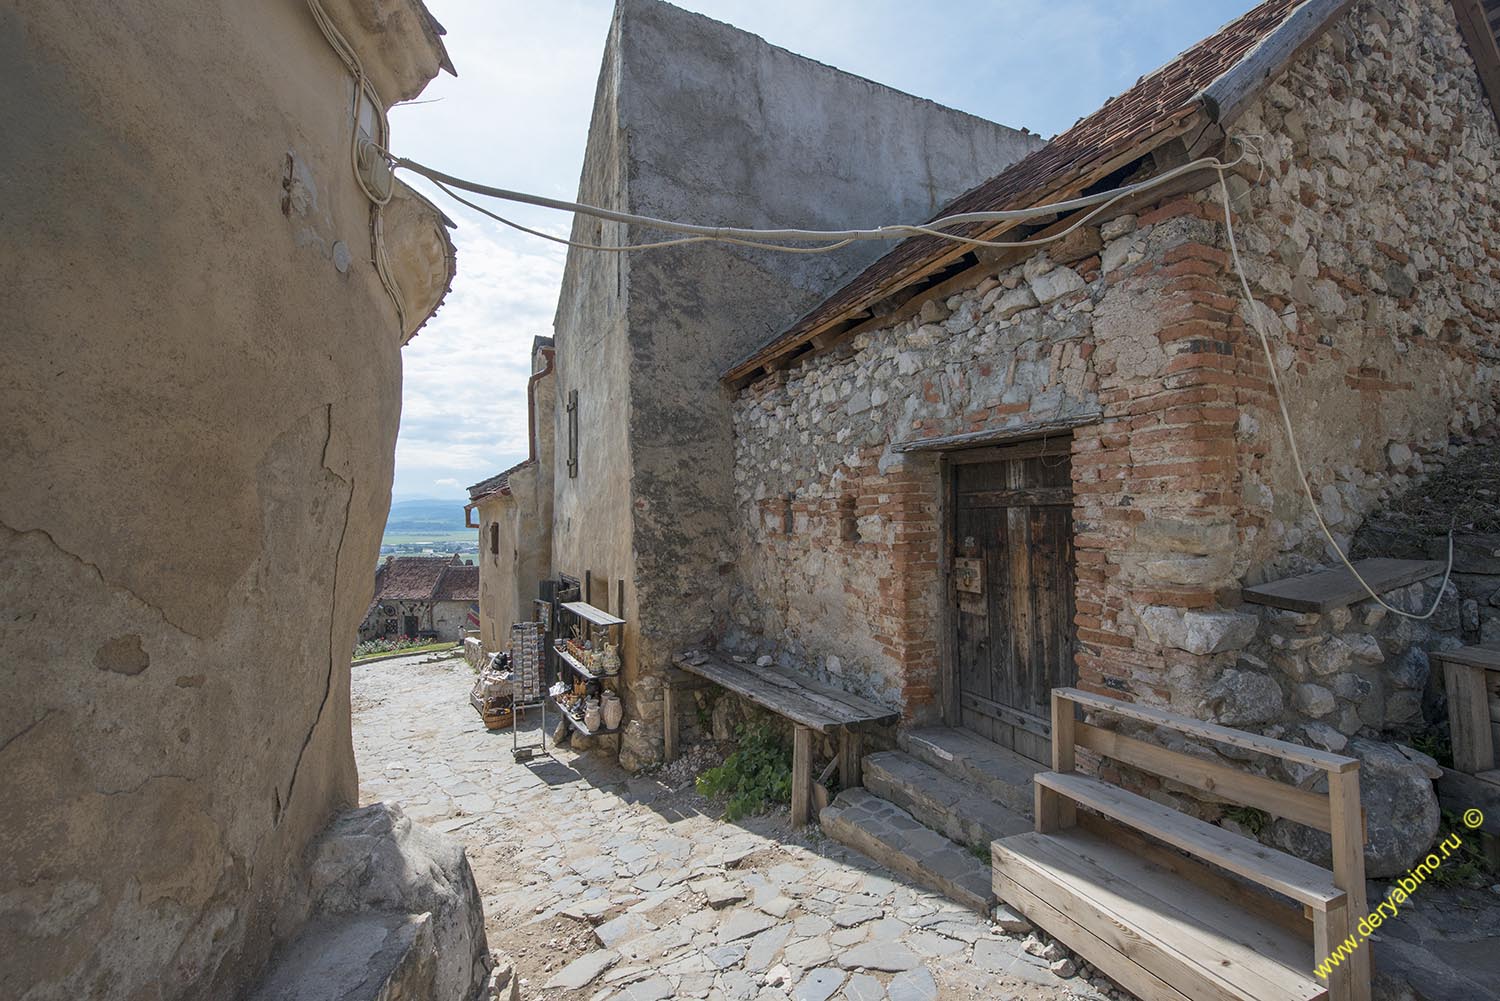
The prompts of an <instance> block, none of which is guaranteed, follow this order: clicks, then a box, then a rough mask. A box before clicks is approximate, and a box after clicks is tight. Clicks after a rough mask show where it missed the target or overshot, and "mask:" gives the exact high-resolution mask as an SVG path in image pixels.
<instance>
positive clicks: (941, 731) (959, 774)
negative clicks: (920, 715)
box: [899, 726, 1047, 817]
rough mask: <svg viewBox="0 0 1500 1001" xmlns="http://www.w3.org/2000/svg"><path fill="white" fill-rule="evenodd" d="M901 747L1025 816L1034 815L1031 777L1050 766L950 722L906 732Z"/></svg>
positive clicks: (901, 737)
mask: <svg viewBox="0 0 1500 1001" xmlns="http://www.w3.org/2000/svg"><path fill="white" fill-rule="evenodd" d="M899 743H900V745H901V750H903V751H905V752H906V753H907V754H910V755H911V756H912V757H914V758H916V759H917V760H918V761H920V762H922V763H923V764H925V765H929V766H930V767H932V768H936V769H937V770H938V771H940V772H942V773H943V774H944V775H947V776H948V777H949V778H952V779H955V780H957V781H959V782H961V783H963V784H964V785H967V786H971V787H973V789H974V791H975V792H979V793H983V794H985V795H988V796H989V797H990V799H992V800H994V801H995V802H997V803H999V804H1000V805H1001V806H1004V807H1006V808H1007V809H1009V810H1011V811H1012V812H1014V813H1017V814H1020V815H1022V816H1026V817H1029V816H1031V804H1032V791H1031V777H1032V776H1033V775H1035V774H1036V773H1037V772H1045V771H1047V766H1046V765H1044V764H1041V763H1040V762H1036V761H1032V760H1031V759H1030V758H1027V757H1023V756H1022V755H1020V754H1017V753H1016V752H1015V751H1012V750H1010V749H1009V748H1005V747H1001V746H1000V745H999V744H996V743H995V742H994V741H990V740H986V739H985V738H983V737H981V736H979V735H978V734H976V733H971V732H970V731H968V730H960V729H956V728H954V727H947V726H924V727H918V728H916V729H913V730H907V731H905V732H903V733H902V734H901V736H900V738H899Z"/></svg>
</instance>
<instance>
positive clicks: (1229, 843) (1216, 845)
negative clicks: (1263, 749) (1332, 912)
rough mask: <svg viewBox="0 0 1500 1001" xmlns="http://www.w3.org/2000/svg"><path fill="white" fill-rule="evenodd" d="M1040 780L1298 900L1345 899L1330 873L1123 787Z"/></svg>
mask: <svg viewBox="0 0 1500 1001" xmlns="http://www.w3.org/2000/svg"><path fill="white" fill-rule="evenodd" d="M1036 782H1037V785H1039V786H1043V787H1045V788H1047V789H1051V790H1053V791H1054V792H1057V793H1058V794H1060V795H1062V796H1065V797H1067V798H1068V799H1070V800H1072V801H1073V802H1075V803H1077V804H1078V805H1080V806H1085V807H1088V808H1089V809H1091V810H1095V811H1098V812H1099V813H1102V814H1104V815H1105V816H1106V817H1110V818H1112V819H1114V820H1117V821H1119V822H1120V823H1122V824H1125V825H1126V826H1128V827H1133V828H1135V829H1136V830H1138V831H1141V832H1142V833H1144V834H1149V835H1150V836H1151V837H1153V838H1156V839H1158V840H1159V841H1164V842H1166V843H1167V844H1169V845H1171V846H1172V847H1174V848H1180V849H1182V850H1183V851H1185V852H1188V853H1189V854H1191V855H1195V856H1197V857H1198V858H1200V859H1203V860H1204V861H1205V862H1211V863H1213V864H1214V865H1216V866H1219V867H1221V868H1224V869H1227V870H1229V871H1230V872H1233V873H1237V874H1238V875H1241V876H1244V877H1245V878H1246V879H1250V880H1254V881H1255V882H1257V883H1259V884H1261V885H1262V886H1265V887H1269V888H1270V889H1272V890H1275V891H1276V892H1278V893H1284V894H1286V895H1287V896H1288V897H1291V898H1292V899H1293V900H1297V901H1300V902H1302V903H1304V904H1309V905H1311V906H1313V907H1317V908H1326V907H1327V906H1329V905H1330V904H1333V903H1336V902H1338V901H1341V900H1344V899H1345V896H1346V895H1345V893H1344V891H1343V890H1340V889H1339V888H1338V887H1337V886H1335V885H1334V884H1333V878H1332V875H1331V874H1330V873H1329V872H1328V871H1327V870H1326V869H1322V868H1319V867H1318V866H1316V865H1313V864H1312V863H1311V862H1305V861H1303V860H1302V859H1300V858H1297V857H1296V856H1295V855H1288V854H1287V853H1286V852H1283V851H1278V850H1276V849H1275V848H1268V847H1267V846H1265V845H1262V844H1259V843H1257V842H1254V841H1251V840H1249V839H1248V838H1244V837H1241V836H1240V835H1238V834H1231V833H1230V832H1228V831H1226V830H1224V829H1223V828H1222V827H1215V826H1214V825H1213V824H1208V823H1205V822H1203V821H1201V820H1199V819H1197V818H1196V817H1189V816H1188V815H1187V814H1184V813H1179V812H1178V811H1176V810H1174V809H1172V808H1171V807H1169V806H1162V805H1161V804H1160V803H1154V802H1152V801H1151V800H1149V799H1147V798H1146V797H1144V796H1138V795H1136V794H1135V793H1133V792H1129V791H1128V790H1125V789H1121V788H1120V787H1119V786H1113V785H1110V784H1109V783H1107V782H1101V781H1099V780H1098V779H1094V778H1090V777H1089V776H1087V775H1079V774H1077V773H1072V772H1070V773H1068V774H1062V773H1059V772H1043V773H1042V774H1041V775H1038V776H1037V777H1036Z"/></svg>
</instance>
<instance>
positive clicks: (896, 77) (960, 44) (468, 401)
mask: <svg viewBox="0 0 1500 1001" xmlns="http://www.w3.org/2000/svg"><path fill="white" fill-rule="evenodd" d="M426 3H427V6H428V8H429V9H430V10H431V11H432V13H433V15H434V16H435V17H436V18H437V19H438V20H439V21H441V22H442V23H443V26H444V27H446V28H447V29H448V35H447V37H446V38H445V39H444V41H445V43H446V45H447V47H448V52H449V55H450V56H451V57H452V59H453V63H454V65H455V66H456V67H457V69H458V76H457V77H453V76H449V75H448V74H446V73H444V74H442V75H440V76H439V77H438V78H437V79H436V80H434V81H433V82H432V83H431V84H430V85H429V86H428V88H427V90H426V91H425V92H424V93H423V94H422V96H421V97H419V98H418V99H417V100H416V101H414V102H411V103H409V104H406V105H401V106H399V107H396V108H393V109H392V110H391V112H390V120H391V134H392V146H393V149H394V151H395V152H396V153H397V154H398V155H400V156H405V157H409V158H411V159H413V160H417V161H420V162H422V163H425V164H427V165H429V166H432V167H436V168H437V169H439V170H442V171H445V172H446V173H450V174H456V175H459V176H462V177H466V178H468V179H470V180H475V181H479V182H481V183H484V184H489V185H492V186H495V187H503V188H510V189H514V190H522V191H528V192H532V193H536V194H542V195H550V196H552V197H555V198H563V199H567V200H570V201H571V200H573V199H574V196H575V195H576V194H577V189H578V177H579V172H580V170H581V169H582V165H583V149H584V141H585V139H586V138H587V133H588V124H589V114H590V112H591V110H592V108H593V100H594V85H595V82H596V81H597V78H598V74H599V61H600V58H601V57H602V55H603V51H604V37H605V34H606V31H607V29H608V26H609V19H610V14H611V11H612V7H613V4H612V2H611V0H546V2H535V0H533V2H529V3H527V2H517V0H426ZM678 5H679V6H682V7H686V8H688V9H690V10H695V11H698V12H699V13H702V14H706V15H708V16H709V17H712V18H715V19H717V20H720V21H727V22H728V23H730V24H733V25H735V26H736V27H739V28H743V29H744V30H746V31H750V32H753V33H755V34H757V35H760V36H761V37H762V38H764V39H766V40H767V41H768V42H771V43H772V44H774V45H780V46H782V47H784V48H787V49H790V50H792V51H793V52H797V53H800V54H802V55H805V56H808V57H810V58H812V59H816V60H818V61H820V62H824V63H828V64H830V65H832V66H836V67H838V68H839V69H842V70H846V71H848V72H850V73H855V74H858V75H859V76H864V77H868V78H870V79H872V80H875V81H877V82H879V83H882V84H886V85H887V86H891V87H895V88H896V89H898V90H903V91H906V92H908V93H911V94H915V95H918V96H920V97H925V98H929V99H931V100H934V101H936V102H938V103H939V104H945V105H948V106H949V107H953V108H957V109H959V110H961V111H966V112H969V113H971V114H974V115H979V116H981V117H983V118H988V119H990V120H991V121H995V122H1000V123H1002V124H1005V125H1009V126H1012V127H1014V128H1023V127H1024V128H1028V129H1030V130H1031V131H1032V132H1035V133H1038V134H1040V135H1042V136H1045V137H1049V138H1050V137H1051V136H1053V135H1056V134H1057V133H1058V132H1060V131H1062V130H1063V129H1066V128H1067V127H1068V126H1070V125H1071V124H1073V122H1075V121H1076V120H1077V119H1079V118H1081V117H1082V116H1084V115H1086V114H1088V113H1090V112H1092V111H1093V110H1094V109H1095V108H1097V107H1099V105H1101V104H1103V103H1104V101H1105V100H1106V99H1108V98H1109V97H1111V96H1112V95H1114V94H1118V93H1119V92H1120V91H1122V90H1125V89H1126V88H1128V87H1129V86H1130V85H1131V84H1133V83H1134V82H1135V81H1136V79H1137V78H1138V77H1140V76H1141V74H1143V73H1146V72H1149V71H1150V70H1152V69H1154V68H1156V67H1157V66H1159V65H1161V64H1162V63H1164V62H1166V61H1167V60H1169V59H1171V58H1172V57H1173V56H1174V55H1176V54H1177V53H1178V52H1180V51H1182V50H1183V49H1184V48H1186V47H1188V46H1189V45H1191V44H1193V43H1194V42H1196V41H1197V40H1198V39H1200V38H1202V37H1204V36H1206V35H1208V34H1210V33H1212V32H1213V31H1214V30H1215V29H1216V28H1218V27H1219V26H1220V25H1222V24H1224V23H1225V22H1226V21H1229V20H1232V19H1233V18H1235V17H1237V16H1238V15H1240V14H1242V13H1243V12H1244V11H1246V10H1248V9H1249V8H1250V7H1251V6H1252V2H1251V0H989V2H972V0H936V2H928V3H925V4H921V3H914V2H912V0H679V3H678ZM402 177H403V179H404V180H405V181H406V182H407V183H408V184H411V185H413V186H414V187H416V188H418V189H420V190H422V191H423V192H424V193H426V194H427V195H428V196H429V197H431V198H432V199H433V201H434V202H435V203H436V204H437V205H438V206H439V207H440V208H441V209H442V210H443V211H444V212H446V213H447V214H448V216H449V217H450V218H451V219H453V220H454V221H455V222H456V223H457V224H458V228H457V229H456V230H455V231H454V232H453V239H454V242H455V243H456V244H457V246H458V277H457V278H456V279H455V280H454V283H453V290H452V291H451V292H450V293H449V294H448V298H447V300H446V301H445V302H444V304H443V306H442V308H441V310H439V312H438V313H437V315H436V316H435V317H433V318H432V319H431V320H430V321H428V323H427V326H426V327H424V328H423V329H422V331H421V332H420V333H419V334H418V335H417V337H416V338H415V339H414V340H413V341H411V343H409V344H408V345H407V346H406V347H405V349H403V351H402V355H403V361H404V366H405V381H404V387H403V391H402V414H401V433H400V437H399V439H398V440H397V443H396V478H395V484H394V486H393V488H392V495H393V498H394V499H395V500H408V499H414V498H424V497H431V498H445V499H446V498H460V497H462V498H465V499H466V497H467V495H466V494H465V493H464V492H463V490H464V488H465V487H467V486H468V485H469V484H471V483H475V482H477V481H479V480H481V479H484V478H485V477H487V476H490V475H493V474H494V473H497V472H499V471H500V470H502V469H505V468H507V467H509V466H512V465H514V464H515V463H516V462H519V461H520V460H521V459H523V458H524V457H525V455H526V439H527V429H526V379H527V375H528V372H529V354H530V348H531V341H532V338H533V337H535V336H538V335H541V336H550V335H551V333H552V315H553V312H554V309H555V307H556V304H557V293H558V286H559V284H560V283H561V281H562V269H563V259H564V253H565V248H563V247H561V246H559V245H557V244H551V243H548V242H546V241H543V240H540V239H538V238H536V237H532V236H527V235H524V234H521V233H518V232H516V231H514V230H509V229H506V228H504V227H502V226H501V225H500V224H499V223H495V222H492V221H490V220H488V219H486V218H484V217H483V216H480V215H479V214H478V213H475V212H473V211H471V210H470V209H467V208H465V207H463V206H461V205H458V204H456V203H454V202H452V201H451V200H449V199H448V198H447V197H446V196H444V195H443V194H442V193H441V192H439V191H437V190H436V189H434V188H432V187H430V186H429V185H427V183H426V181H425V180H424V179H422V178H420V177H416V176H414V175H412V174H410V173H404V174H403V175H402ZM497 208H499V210H500V211H501V212H502V214H506V215H509V216H510V217H512V218H514V219H515V220H516V221H518V222H521V223H523V224H526V225H529V226H532V227H534V228H537V229H541V230H544V231H546V232H549V233H553V234H555V235H558V236H566V235H567V234H568V232H569V229H570V228H571V218H570V217H569V216H568V215H566V214H564V213H560V212H552V211H548V210H545V209H535V208H532V207H530V206H521V205H504V206H503V207H499V206H497ZM686 221H690V222H698V223H708V224H712V223H722V222H725V220H718V219H692V220H686ZM890 221H891V222H909V221H911V220H905V219H900V220H897V219H892V220H890ZM801 222H802V221H801V220H797V219H786V220H783V221H782V223H783V225H785V226H788V227H791V226H798V225H800V224H801ZM648 253H649V251H648ZM829 291H830V292H832V291H833V290H832V289H830V290H829Z"/></svg>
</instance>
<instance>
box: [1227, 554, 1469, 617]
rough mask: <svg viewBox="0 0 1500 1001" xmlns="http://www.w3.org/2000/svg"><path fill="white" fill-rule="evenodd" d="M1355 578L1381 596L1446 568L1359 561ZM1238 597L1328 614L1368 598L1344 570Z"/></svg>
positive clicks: (1246, 591) (1431, 564)
mask: <svg viewBox="0 0 1500 1001" xmlns="http://www.w3.org/2000/svg"><path fill="white" fill-rule="evenodd" d="M1354 568H1355V569H1356V570H1358V571H1359V575H1360V576H1361V577H1363V578H1364V579H1365V582H1366V583H1368V584H1369V585H1370V589H1371V590H1373V591H1374V592H1375V593H1376V594H1385V593H1386V592H1388V591H1394V590H1395V589H1396V588H1398V587H1405V586H1407V585H1408V584H1415V583H1416V582H1417V581H1419V580H1426V579H1427V578H1429V577H1436V576H1438V575H1439V574H1441V573H1443V571H1445V570H1446V569H1447V568H1448V565H1447V563H1446V562H1444V561H1442V560H1392V559H1385V558H1383V557H1381V558H1377V559H1369V560H1359V561H1358V562H1356V563H1355V564H1354ZM1240 596H1241V597H1242V598H1244V600H1246V601H1248V602H1251V603H1253V604H1257V605H1270V606H1271V607H1272V608H1284V609H1286V610H1287V611H1291V612H1331V611H1333V610H1334V609H1335V608H1343V607H1345V606H1346V605H1352V604H1354V603H1355V602H1356V601H1364V600H1365V599H1367V598H1369V596H1370V595H1369V593H1368V592H1367V591H1366V590H1365V588H1364V585H1362V584H1360V582H1359V581H1358V580H1357V579H1356V578H1355V576H1354V574H1352V573H1350V572H1349V570H1348V568H1346V567H1330V568H1328V569H1326V570H1315V571H1313V572H1312V573H1305V574H1300V575H1298V576H1296V577H1287V578H1285V579H1283V580H1276V581H1270V582H1268V583H1265V584H1256V585H1255V586H1254V587H1247V588H1243V589H1241V591H1240Z"/></svg>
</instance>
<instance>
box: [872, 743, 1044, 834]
mask: <svg viewBox="0 0 1500 1001" xmlns="http://www.w3.org/2000/svg"><path fill="white" fill-rule="evenodd" d="M864 782H865V788H866V789H868V790H870V791H871V792H873V793H874V794H875V795H877V796H879V797H881V798H882V799H885V800H888V801H890V802H892V803H895V804H896V805H897V806H899V807H901V808H902V809H903V810H906V811H908V812H909V813H911V815H912V816H913V817H915V818H917V819H918V820H920V821H921V822H922V823H923V824H925V825H927V826H928V827H930V828H932V829H933V830H934V831H937V832H938V833H939V834H942V835H943V836H944V837H946V838H948V839H949V840H951V841H957V842H959V843H960V844H965V845H970V846H973V847H977V848H983V849H984V850H985V851H986V852H988V851H989V847H990V842H991V841H994V840H995V839H996V838H1004V837H1009V836H1010V835H1012V834H1021V833H1023V832H1025V831H1029V830H1031V826H1032V825H1031V821H1030V820H1028V819H1027V818H1026V817H1025V816H1024V815H1022V814H1019V813H1016V812H1015V811H1013V810H1009V809H1006V808H1005V807H1004V806H1001V805H1000V804H999V803H996V802H995V801H994V800H992V799H991V798H990V797H989V796H988V794H987V793H986V792H984V791H983V790H978V789H975V788H974V787H972V786H968V785H965V784H964V783H962V782H959V781H957V780H956V779H952V778H949V777H948V776H947V775H944V774H943V773H942V772H940V771H938V770H937V769H935V768H933V767H931V766H930V765H927V764H924V763H923V762H921V761H918V760H917V759H916V758H914V757H912V756H911V755H909V754H904V753H902V752H901V751H881V752H879V753H878V754H868V755H866V756H865V759H864Z"/></svg>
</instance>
